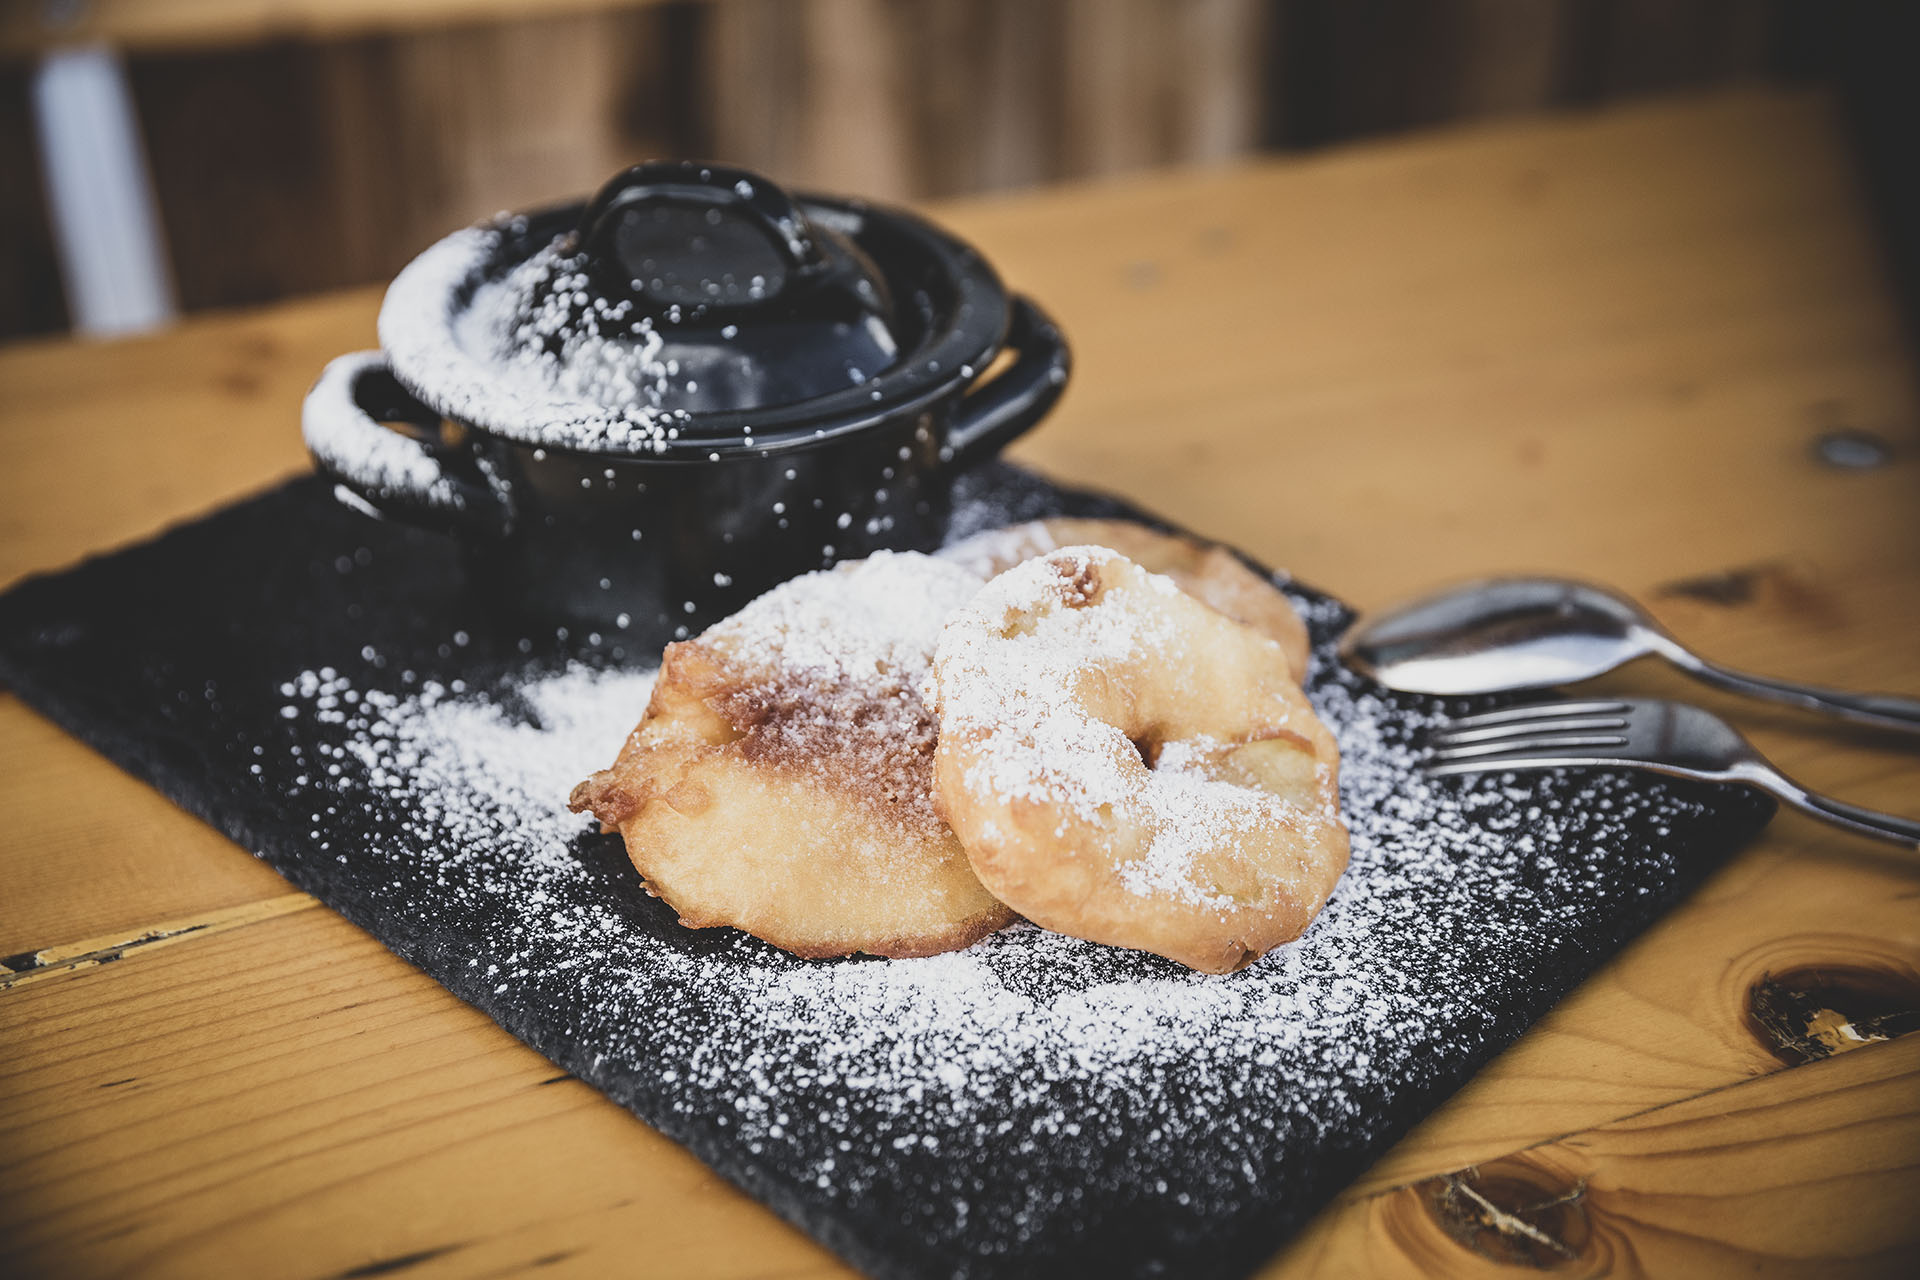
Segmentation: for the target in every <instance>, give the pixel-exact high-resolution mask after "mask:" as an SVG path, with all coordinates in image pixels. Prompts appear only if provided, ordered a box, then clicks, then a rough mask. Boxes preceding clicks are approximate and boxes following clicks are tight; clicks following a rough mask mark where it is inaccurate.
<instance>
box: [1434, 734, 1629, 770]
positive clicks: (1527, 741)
mask: <svg viewBox="0 0 1920 1280" xmlns="http://www.w3.org/2000/svg"><path fill="white" fill-rule="evenodd" d="M1626 745H1627V739H1626V735H1625V734H1618V733H1611V734H1603V733H1562V734H1550V735H1547V736H1545V737H1538V738H1536V737H1527V738H1503V739H1501V740H1499V741H1497V742H1472V743H1467V744H1466V745H1464V746H1448V747H1441V748H1440V749H1439V750H1437V751H1435V752H1434V753H1433V758H1434V760H1435V761H1438V762H1442V763H1446V762H1452V761H1456V760H1487V759H1492V758H1494V757H1497V756H1501V755H1532V754H1536V753H1538V752H1541V751H1548V750H1554V751H1557V750H1560V749H1562V748H1565V747H1624V746H1626Z"/></svg>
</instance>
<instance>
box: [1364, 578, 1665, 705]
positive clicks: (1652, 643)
mask: <svg viewBox="0 0 1920 1280" xmlns="http://www.w3.org/2000/svg"><path fill="white" fill-rule="evenodd" d="M1672 644H1673V642H1672V640H1671V639H1670V638H1669V637H1668V636H1667V634H1666V633H1665V632H1664V631H1662V630H1661V629H1660V624H1659V623H1657V622H1655V621H1654V620H1653V619H1652V618H1649V617H1648V616H1647V615H1646V614H1644V613H1642V612H1641V611H1640V608H1639V606H1637V605H1635V604H1634V603H1633V602H1632V601H1630V600H1627V599H1624V598H1622V597H1620V596H1617V595H1615V594H1613V593H1612V592H1611V591H1607V590H1605V589H1603V588H1601V587H1595V586H1590V585H1588V584H1586V583H1583V582H1569V581H1564V580H1560V579H1555V578H1494V579H1488V580H1483V581H1479V582H1469V583H1465V584H1463V585H1462V586H1459V587H1455V588H1453V589H1451V590H1448V591H1443V592H1440V593H1439V594H1437V595H1431V596H1426V597H1424V598H1422V599H1419V600H1416V601H1414V602H1413V603H1411V604H1408V605H1404V606H1402V607H1401V608H1398V609H1395V610H1393V611H1392V612H1390V613H1387V614H1383V615H1381V616H1380V617H1377V618H1370V619H1367V620H1366V621H1364V622H1362V623H1361V624H1360V625H1358V626H1356V627H1354V628H1353V630H1351V631H1349V632H1348V633H1347V634H1346V637H1345V638H1344V639H1343V640H1342V641H1341V642H1340V656H1341V657H1342V659H1343V660H1345V662H1346V663H1347V665H1348V666H1351V667H1353V668H1354V669H1355V670H1357V671H1360V672H1362V673H1364V674H1366V675H1368V676H1371V677H1372V678H1373V679H1375V680H1378V681H1379V682H1380V683H1381V684H1384V685H1386V686H1387V687H1388V688H1390V689H1399V690H1401V691H1402V692H1406V693H1432V694H1445V695H1459V694H1473V693H1507V692H1511V691H1513V690H1516V689H1541V688H1549V687H1552V686H1555V685H1562V684H1575V683H1578V682H1579V681H1581V680H1590V679H1592V678H1593V677H1594V676H1597V675H1603V674H1605V673H1606V672H1608V671H1611V670H1613V669H1614V668H1615V667H1618V666H1621V665H1623V664H1624V663H1628V662H1631V661H1633V660H1634V659H1635V658H1640V657H1644V656H1646V655H1647V654H1649V653H1656V652H1665V651H1666V649H1667V648H1668V647H1670V646H1671V645H1672Z"/></svg>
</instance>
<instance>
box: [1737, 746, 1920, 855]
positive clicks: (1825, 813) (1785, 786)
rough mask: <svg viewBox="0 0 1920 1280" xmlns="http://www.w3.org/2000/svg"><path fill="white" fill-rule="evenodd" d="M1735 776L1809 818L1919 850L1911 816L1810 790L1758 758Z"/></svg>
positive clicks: (1919, 829)
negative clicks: (1895, 813)
mask: <svg viewBox="0 0 1920 1280" xmlns="http://www.w3.org/2000/svg"><path fill="white" fill-rule="evenodd" d="M1737 776H1738V777H1739V778H1740V779H1741V780H1742V781H1744V782H1751V783H1753V784H1754V785H1755V786H1758V787H1760V788H1761V789H1762V790H1765V791H1768V792H1771V793H1772V794H1773V795H1776V796H1778V797H1779V798H1780V799H1782V800H1784V801H1786V802H1787V803H1788V804H1789V805H1792V806H1793V807H1794V808H1796V809H1798V810H1800V812H1802V813H1804V814H1807V815H1809V816H1810V817H1815V818H1820V819H1822V820H1823V821H1826V822H1831V823H1832V824H1833V825H1834V826H1836V827H1844V828H1846V829H1847V830H1848V831H1851V832H1853V833H1855V834H1856V835H1863V836H1872V837H1874V838H1875V839H1877V840H1891V841H1892V842H1893V843H1894V844H1897V845H1904V846H1905V847H1906V848H1908V849H1912V850H1915V851H1916V852H1920V822H1915V821H1914V820H1913V819H1911V818H1900V817H1895V816H1894V815H1893V814H1891V813H1881V812H1879V811H1878V810H1875V809H1863V808H1861V807H1860V806H1859V805H1857V804H1848V803H1847V802H1846V801H1844V800H1835V799H1834V798H1833V797H1832V796H1823V795H1821V794H1820V793H1819V792H1817V791H1809V790H1807V789H1806V788H1805V787H1803V786H1801V785H1800V784H1799V783H1797V782H1795V781H1794V780H1793V779H1792V778H1789V777H1788V776H1787V775H1786V774H1784V773H1781V772H1780V771H1779V770H1778V769H1775V768H1774V767H1773V766H1772V765H1768V764H1763V763H1760V762H1758V761H1754V762H1750V763H1749V765H1748V767H1746V768H1744V769H1740V770H1738V771H1737Z"/></svg>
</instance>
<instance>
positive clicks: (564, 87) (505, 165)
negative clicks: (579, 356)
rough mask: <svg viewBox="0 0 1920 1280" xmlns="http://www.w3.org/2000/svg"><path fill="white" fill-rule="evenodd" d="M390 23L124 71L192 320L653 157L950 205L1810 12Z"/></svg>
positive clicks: (1586, 0) (849, 2)
mask: <svg viewBox="0 0 1920 1280" xmlns="http://www.w3.org/2000/svg"><path fill="white" fill-rule="evenodd" d="M392 8H393V11H394V16H393V18H392V20H391V22H389V23H386V24H385V26H384V29H379V30H375V31H373V32H371V33H368V32H367V28H368V27H369V26H373V27H376V28H379V27H381V24H380V23H379V22H377V21H376V20H375V18H374V17H373V16H371V15H372V13H373V11H372V10H371V9H366V10H364V12H363V11H362V10H356V12H360V13H362V18H361V19H356V20H355V22H354V23H352V24H350V25H349V26H348V27H346V28H344V29H343V33H339V34H334V35H332V36H329V37H327V38H318V37H315V38H300V39H295V38H290V37H285V36H282V37H280V38H277V39H274V38H269V37H270V36H271V32H272V31H273V30H276V29H277V28H272V27H271V26H269V27H264V28H260V29H258V30H255V29H254V28H251V27H250V28H248V29H247V30H246V31H244V32H241V33H239V34H237V35H235V36H234V39H233V40H232V41H226V42H216V43H219V47H218V48H209V47H202V48H200V49H198V50H196V49H194V48H191V47H187V48H172V47H169V48H165V49H158V50H152V51H148V52H144V53H137V54H135V55H133V56H131V57H130V60H129V67H130V71H131V75H132V79H133V83H134V87H135V92H136V98H137V101H138V104H139V108H140V112H141V116H142V121H143V125H144V127H145V129H146V132H147V137H148V142H149V147H150V150H151V152H152V159H153V169H154V172H155V176H156V182H157V185H158V187H159V196H160V204H161V213H162V220H163V222H164V224H165V228H166V234H167V236H168V239H169V243H170V247H171V250H172V253H173V257H174V263H173V266H174V271H175V275H176V277H177V279H178V282H179V288H180V294H181V299H182V302H183V304H184V306H185V307H187V308H188V309H197V308H202V307H209V306H221V305H231V304H235V303H248V302H258V301H266V300H269V299H274V298H280V297H286V296H290V295H293V294H299V293H306V292H310V291H313V290H317V289H324V288H330V287H336V286H340V285H346V284H354V283H364V282H369V281H375V280H380V279H384V278H386V277H387V276H389V275H391V274H392V273H393V271H394V270H396V269H397V268H398V267H399V266H400V265H401V264H402V263H404V262H405V261H406V260H407V258H408V257H410V256H411V255H412V254H413V253H414V252H417V251H418V250H419V249H420V248H421V247H422V246H424V245H425V244H427V243H428V242H430V241H431V240H432V239H433V238H435V237H436V236H438V235H441V234H443V233H444V232H446V231H447V230H448V229H450V228H452V227H455V226H459V225H462V224H464V223H466V222H469V221H471V220H473V219H474V218H476V217H480V216H483V215H485V214H487V213H489V212H492V211H494V210H496V209H500V208H505V207H518V206H522V205H526V204H529V203H535V202H540V201H544V200H547V199H551V198H557V197H560V196H564V195H569V194H574V193H580V192H584V191H587V190H590V189H591V188H592V187H594V186H595V185H597V184H598V183H599V182H600V181H601V180H602V179H604V178H605V177H606V176H608V175H609V174H611V173H612V172H613V171H614V170H615V169H617V168H619V167H620V166H621V165H623V164H627V163H631V162H633V161H636V160H640V159H644V158H650V157H693V156H708V157H713V158H724V159H728V160H732V161H735V162H738V163H741V164H745V165H747V166H749V167H752V168H758V169H762V170H765V171H766V172H768V173H769V174H771V175H773V176H775V177H777V178H779V179H781V180H782V181H785V182H789V183H793V184H795V185H802V186H815V187H822V188H830V189H840V190H850V191H859V192H863V193H865V194H868V195H872V196H875V197H879V198H884V199H924V198H928V197H934V196H950V195H957V194H964V193H968V192H975V191H989V190H1000V189H1007V188H1013V187H1021V186H1028V185H1032V184H1036V183H1043V182H1052V181H1058V180H1060V179H1063V178H1073V177H1086V176H1098V175H1104V174H1112V173H1119V172H1124V171H1128V170H1134V169H1140V168H1145V167H1150V166H1157V165H1164V164H1192V163H1205V162H1210V161H1218V160H1224V159H1230V158H1231V157H1233V156H1237V155H1241V154H1244V153H1246V152H1248V151H1250V150H1254V149H1256V148H1260V147H1305V146H1318V145H1323V144H1326V143H1330V142H1338V141H1341V140H1344V139H1348V138H1354V137H1360V136H1365V135H1370V134H1379V133H1384V132H1392V131H1395V130H1401V129H1409V128H1416V127H1424V126H1429V125H1433V124H1438V123H1442V122H1447V121H1454V120H1462V119H1472V118H1475V117H1480V116H1486V115H1494V114H1506V113H1513V112H1521V111H1530V110H1540V109H1543V108H1551V107H1556V106H1566V105H1578V104H1585V103H1592V102H1601V101H1610V100H1613V99H1616V98H1619V97H1623V96H1629V95H1632V94H1637V93H1646V92H1661V91H1667V90H1672V89H1676V88H1685V87H1688V86H1693V85H1706V84H1715V83H1721V82H1724V81H1726V80H1729V79H1737V78H1741V77H1755V76H1762V75H1766V74H1770V73H1773V72H1774V71H1776V70H1777V69H1778V68H1780V67H1782V66H1783V65H1784V64H1785V63H1786V62H1788V61H1793V59H1792V58H1790V57H1789V55H1790V54H1792V53H1793V50H1792V49H1789V48H1787V47H1786V44H1787V43H1788V42H1787V40H1786V38H1785V37H1783V34H1782V33H1783V32H1785V31H1788V30H1789V19H1790V18H1791V19H1794V20H1795V21H1797V22H1798V23H1799V25H1800V27H1804V26H1805V25H1806V24H1807V22H1808V21H1809V20H1808V19H1807V17H1806V15H1805V14H1804V13H1801V12H1800V11H1798V10H1794V9H1793V8H1792V6H1791V5H1790V4H1789V3H1787V0H670V2H669V0H654V2H653V3H642V2H641V0H628V2H627V3H625V4H623V3H621V2H620V0H578V2H576V0H554V2H553V3H541V4H530V5H529V7H528V8H526V9H520V10H516V9H514V8H513V6H512V5H510V4H508V3H506V0H486V4H485V6H483V10H474V9H461V8H459V7H458V6H457V5H456V6H454V7H452V8H448V9H445V10H444V12H447V13H454V14H460V15H466V20H465V21H464V22H463V23H461V24H458V25H446V26H437V27H435V26H426V25H423V23H424V22H425V21H426V20H425V19H423V18H421V17H420V14H419V13H418V12H417V10H416V8H415V7H414V6H413V5H412V4H410V3H409V0H394V4H393V6H392ZM241 10H246V11H247V12H252V10H251V9H248V8H247V6H246V5H245V4H240V5H238V7H236V8H234V10H233V11H234V12H236V13H238V12H240V11H241ZM216 11H224V10H219V8H218V6H215V7H214V8H212V9H208V10H207V12H209V13H211V12H216ZM482 11H484V12H485V13H487V14H497V15H498V14H509V13H513V12H519V13H526V14H536V15H537V16H527V17H503V18H500V19H498V20H489V21H477V20H473V18H472V15H473V14H474V13H477V12H482ZM435 12H436V13H439V12H441V10H436V11H435ZM410 15H411V16H410ZM203 25H204V24H203ZM256 25H257V24H256ZM196 29H197V28H196ZM1795 29H1798V28H1795ZM316 30H318V29H317V28H316ZM355 33H358V34H355ZM217 34H218V33H217V32H213V31H211V30H209V31H208V32H205V33H203V38H204V39H207V40H214V39H215V36H216V35H217ZM1805 61H1806V59H1805V58H1804V57H1803V58H1800V59H1798V63H1804V62H1805ZM1796 65H1798V64H1796ZM1800 69H1801V70H1803V71H1804V67H1801V68H1800ZM28 70H29V68H28V66H27V65H26V64H25V63H22V62H18V61H15V62H13V63H0V164H5V165H6V166H7V167H8V168H9V169H13V170H18V171H21V174H22V178H21V180H15V181H8V182H6V183H4V184H0V232H6V233H9V238H8V249H7V251H6V254H5V255H4V256H0V292H4V296H0V336H5V335H7V334H10V333H22V332H33V331H37V330H45V329H51V328H56V327H58V326H59V325H60V323H61V322H62V316H61V311H60V307H59V305H58V298H57V277H56V276H55V275H54V273H53V269H52V265H51V244H50V240H49V238H48V233H47V231H46V226H45V218H44V214H43V213H42V211H41V209H40V193H39V190H38V187H37V184H36V183H35V182H34V181H32V175H31V157H32V155H33V151H32V142H31V131H30V127H29V124H30V122H29V119H28V116H27V114H26V110H25V85H26V83H27V74H28Z"/></svg>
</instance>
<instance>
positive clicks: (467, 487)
mask: <svg viewBox="0 0 1920 1280" xmlns="http://www.w3.org/2000/svg"><path fill="white" fill-rule="evenodd" d="M389 424H391V425H389ZM300 430H301V434H302V435H303V436H305V437H306V442H307V451H308V452H309V453H311V454H312V455H313V461H314V464H315V465H316V466H317V467H319V469H320V471H321V472H322V473H323V474H324V475H326V476H327V477H328V478H329V479H331V480H332V481H333V482H334V485H333V492H334V496H335V497H337V498H339V499H340V501H341V502H343V503H345V504H346V505H347V506H350V507H353V508H355V509H356V510H360V511H364V512H366V513H367V514H369V515H375V516H384V517H386V518H388V519H392V520H397V521H400V522H401V523H404V524H411V525H418V526H421V527H423V528H428V529H436V530H440V531H441V532H445V533H454V534H460V535H464V536H469V537H473V536H479V537H488V538H498V537H500V536H502V535H503V534H505V533H506V532H507V530H508V527H509V525H510V519H509V516H510V513H509V511H508V509H507V506H506V503H505V502H504V501H503V500H502V499H501V498H500V497H499V496H498V495H497V494H496V493H495V492H494V491H493V490H492V489H491V488H489V487H488V486H487V485H486V484H485V482H484V481H483V480H481V479H480V478H478V477H477V476H469V475H461V474H459V472H460V471H463V470H464V471H467V472H472V471H473V470H474V468H473V466H472V464H471V462H470V461H469V462H467V464H466V465H465V466H459V465H458V463H459V462H460V461H461V460H462V459H461V455H462V454H463V453H464V451H463V450H457V449H455V448H452V447H449V446H447V445H445V444H442V443H441V441H440V434H439V433H440V415H439V414H438V413H436V412H434V411H433V410H432V409H429V408H428V407H427V406H426V405H423V404H421V403H420V402H419V401H418V400H416V399H415V398H414V397H413V395H412V394H411V393H409V392H408V391H407V390H406V388H404V387H402V386H401V385H400V383H399V381H398V380H397V379H395V378H394V376H393V371H392V370H391V369H390V368H389V367H388V365H387V357H386V354H385V353H384V352H380V351H356V352H353V353H352V354H350V355H344V356H340V357H338V358H337V359H335V360H333V361H331V362H329V363H328V365H327V367H326V369H325V370H324V371H323V372H322V373H321V374H320V380H319V381H318V382H316V383H314V385H313V390H311V391H309V392H308V393H307V399H306V402H305V404H304V405H302V406H301V410H300ZM467 457H468V458H470V457H471V455H467Z"/></svg>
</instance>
